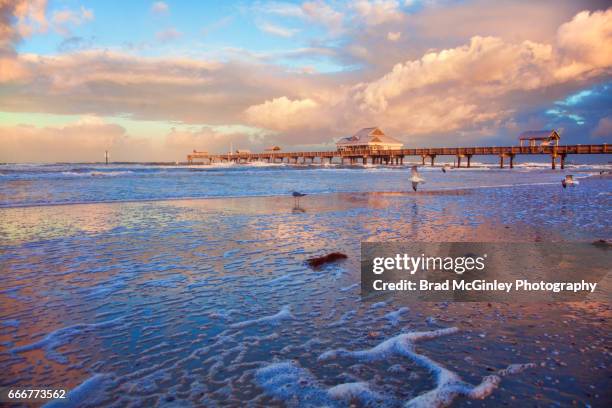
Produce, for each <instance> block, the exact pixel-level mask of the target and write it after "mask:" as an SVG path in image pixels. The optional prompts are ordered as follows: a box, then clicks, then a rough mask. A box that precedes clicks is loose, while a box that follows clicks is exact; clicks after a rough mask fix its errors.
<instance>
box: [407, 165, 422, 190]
mask: <svg viewBox="0 0 612 408" xmlns="http://www.w3.org/2000/svg"><path fill="white" fill-rule="evenodd" d="M410 181H412V189H413V190H414V191H417V186H418V185H419V183H425V179H424V178H422V177H421V176H420V175H419V171H418V170H417V166H412V169H411V170H410Z"/></svg>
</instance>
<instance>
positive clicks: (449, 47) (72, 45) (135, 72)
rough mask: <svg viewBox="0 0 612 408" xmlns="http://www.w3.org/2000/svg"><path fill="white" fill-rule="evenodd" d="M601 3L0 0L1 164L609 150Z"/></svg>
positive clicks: (610, 28)
mask: <svg viewBox="0 0 612 408" xmlns="http://www.w3.org/2000/svg"><path fill="white" fill-rule="evenodd" d="M611 88H612V7H609V3H608V2H606V1H573V0H571V1H570V0H555V1H549V0H542V1H522V0H518V1H507V0H500V1H494V2H492V1H489V0H462V1H445V0H423V1H419V0H403V1H396V0H369V1H366V0H357V1H350V2H341V1H336V0H328V1H324V0H313V1H254V2H249V1H224V2H218V1H192V2H190V1H185V0H183V1H142V0H132V1H126V2H118V1H102V0H96V1H76V0H60V1H53V0H30V1H24V0H0V162H58V161H61V162H64V161H77V162H83V161H101V160H102V159H103V158H104V151H105V150H108V151H109V153H110V157H111V160H116V161H175V160H185V156H186V154H187V153H188V152H190V151H192V150H194V149H196V150H198V151H209V152H215V153H225V152H227V151H228V150H229V148H230V146H233V147H234V149H237V148H240V149H251V150H253V151H258V150H262V149H263V148H265V147H267V146H271V145H279V146H281V147H282V148H283V149H284V150H328V149H334V148H335V145H334V142H335V141H336V140H338V139H339V138H341V137H345V136H347V135H351V134H353V133H355V132H356V131H358V130H359V129H360V128H362V127H370V126H379V127H380V128H381V129H382V130H383V131H384V132H385V133H387V134H388V135H390V136H393V137H395V138H397V139H400V140H401V141H402V142H404V144H405V146H406V147H433V146H448V147H453V146H479V145H493V146H495V145H498V146H501V145H504V146H508V145H515V144H517V138H518V135H519V134H520V133H521V132H522V131H525V130H540V129H556V130H558V131H559V132H560V133H561V138H562V139H561V140H562V143H567V144H574V143H581V144H590V143H610V142H612V92H611Z"/></svg>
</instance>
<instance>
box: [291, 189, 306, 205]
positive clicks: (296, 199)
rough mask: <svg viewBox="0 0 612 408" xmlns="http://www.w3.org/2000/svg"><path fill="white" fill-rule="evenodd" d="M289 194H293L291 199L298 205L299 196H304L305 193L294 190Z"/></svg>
mask: <svg viewBox="0 0 612 408" xmlns="http://www.w3.org/2000/svg"><path fill="white" fill-rule="evenodd" d="M291 195H292V196H293V200H294V201H295V203H296V206H298V207H299V205H300V197H304V196H305V195H306V194H304V193H300V192H299V191H294V192H293V193H291Z"/></svg>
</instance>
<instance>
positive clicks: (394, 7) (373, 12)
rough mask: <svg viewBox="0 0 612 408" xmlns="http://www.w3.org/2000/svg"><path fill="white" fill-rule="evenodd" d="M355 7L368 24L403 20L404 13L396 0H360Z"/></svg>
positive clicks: (374, 24)
mask: <svg viewBox="0 0 612 408" xmlns="http://www.w3.org/2000/svg"><path fill="white" fill-rule="evenodd" d="M353 7H354V8H355V10H356V11H357V13H358V14H359V15H360V16H361V18H362V19H363V21H364V23H365V24H366V25H368V26H376V25H380V24H385V23H390V22H398V21H402V20H403V18H404V13H403V12H402V11H401V9H400V7H399V2H397V1H395V0H370V1H367V0H359V1H357V2H355V3H354V5H353Z"/></svg>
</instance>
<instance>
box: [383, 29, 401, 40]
mask: <svg viewBox="0 0 612 408" xmlns="http://www.w3.org/2000/svg"><path fill="white" fill-rule="evenodd" d="M401 36H402V33H401V32H399V31H396V32H391V31H389V32H388V33H387V40H389V41H398V40H399V39H400V38H401Z"/></svg>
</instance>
